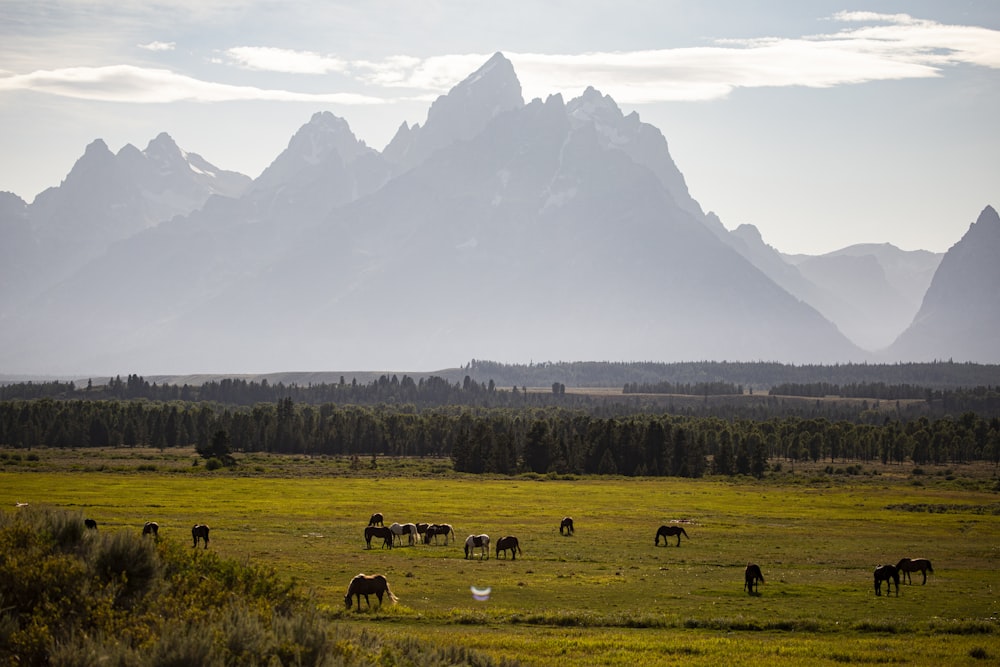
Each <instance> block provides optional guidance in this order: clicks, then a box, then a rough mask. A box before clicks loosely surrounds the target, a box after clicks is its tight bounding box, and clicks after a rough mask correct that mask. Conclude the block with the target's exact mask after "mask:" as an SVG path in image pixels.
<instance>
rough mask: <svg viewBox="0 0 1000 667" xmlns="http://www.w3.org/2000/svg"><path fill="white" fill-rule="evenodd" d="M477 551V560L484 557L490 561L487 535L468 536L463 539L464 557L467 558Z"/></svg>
mask: <svg viewBox="0 0 1000 667" xmlns="http://www.w3.org/2000/svg"><path fill="white" fill-rule="evenodd" d="M476 549H479V550H480V551H479V560H482V559H483V558H484V557H485V558H486V560H489V559H490V536H489V535H469V536H468V537H467V538H465V557H466V558H468V557H469V556H471V555H472V552H473V551H475V550H476Z"/></svg>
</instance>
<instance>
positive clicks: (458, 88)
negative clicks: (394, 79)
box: [383, 52, 524, 170]
mask: <svg viewBox="0 0 1000 667" xmlns="http://www.w3.org/2000/svg"><path fill="white" fill-rule="evenodd" d="M522 107H524V98H523V97H522V96H521V82H520V81H519V80H518V78H517V74H516V73H515V72H514V65H513V64H512V63H511V62H510V61H509V60H507V58H506V57H505V56H504V55H503V54H502V53H500V52H497V53H495V54H493V56H492V57H491V58H490V59H489V60H487V61H486V62H485V63H484V64H483V65H482V66H481V67H480V68H479V69H477V70H476V71H475V72H473V73H472V74H470V75H469V76H467V77H466V78H465V79H463V80H462V81H461V82H459V83H457V84H456V85H455V86H454V87H453V88H452V89H451V90H450V91H448V93H447V94H445V95H441V96H440V97H438V98H437V99H436V100H434V102H433V104H431V106H430V109H428V111H427V120H426V121H425V122H424V124H423V126H422V127H421V126H419V125H414V126H413V127H411V128H409V131H407V132H403V131H402V130H403V128H402V127H400V131H399V132H397V133H396V136H395V137H394V138H393V140H392V141H391V142H389V145H388V146H386V148H385V151H383V155H384V156H385V157H386V159H388V160H390V161H391V162H393V163H395V164H397V165H399V166H400V167H402V168H403V169H404V170H405V169H409V168H412V167H414V166H416V165H418V164H420V163H421V162H423V161H424V160H426V159H427V158H428V157H430V156H431V155H432V154H434V153H435V152H436V151H438V150H440V149H442V148H446V147H448V146H450V145H451V144H453V143H455V142H456V141H467V140H469V139H472V138H473V137H475V136H476V135H477V134H479V133H480V132H482V131H483V129H484V128H485V127H486V126H487V125H488V124H489V123H490V122H491V121H492V120H493V119H494V118H496V117H497V116H499V115H501V114H503V113H505V112H507V111H513V110H516V109H520V108H522Z"/></svg>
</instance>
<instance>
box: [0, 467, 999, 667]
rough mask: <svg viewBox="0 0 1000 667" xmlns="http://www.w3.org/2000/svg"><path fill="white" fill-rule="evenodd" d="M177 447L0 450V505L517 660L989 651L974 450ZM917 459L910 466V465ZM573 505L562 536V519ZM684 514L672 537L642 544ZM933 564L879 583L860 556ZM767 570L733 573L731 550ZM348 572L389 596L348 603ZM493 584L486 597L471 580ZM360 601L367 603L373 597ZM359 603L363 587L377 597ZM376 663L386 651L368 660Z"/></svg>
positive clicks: (991, 518)
mask: <svg viewBox="0 0 1000 667" xmlns="http://www.w3.org/2000/svg"><path fill="white" fill-rule="evenodd" d="M196 462H197V457H196V456H195V455H194V454H193V452H191V451H176V450H175V451H171V450H167V451H165V452H160V451H158V450H133V451H129V450H85V449H80V450H73V451H57V450H34V451H32V452H24V451H23V450H20V451H18V450H6V451H3V450H0V507H3V508H4V511H14V506H15V504H16V503H23V502H27V503H31V504H32V505H46V506H52V507H59V508H65V509H71V510H78V511H80V512H82V513H83V514H85V515H86V516H88V517H91V518H94V519H96V520H97V521H98V523H99V525H100V530H102V531H103V530H107V531H111V530H134V531H139V530H140V529H141V527H142V524H143V522H145V521H147V520H153V521H157V522H158V523H159V524H160V537H161V539H166V540H177V541H179V542H186V543H187V544H190V542H191V534H190V529H191V526H192V525H193V524H194V523H207V524H208V525H210V526H211V528H212V531H211V544H210V547H209V548H210V549H212V550H214V551H216V552H217V553H219V554H220V555H222V556H225V557H228V558H233V559H236V560H239V561H246V562H251V563H258V564H259V563H269V564H271V565H273V566H274V567H275V568H277V570H278V571H279V572H280V573H282V574H283V575H287V576H288V577H289V578H294V579H295V580H296V581H297V582H299V584H300V585H301V586H302V587H303V588H304V589H305V590H308V591H311V592H312V593H313V595H314V597H315V600H316V602H317V604H318V605H319V606H320V608H321V610H323V612H324V613H326V614H327V615H328V616H329V617H330V618H331V619H333V620H334V621H335V622H339V623H348V624H352V625H355V626H360V627H363V628H365V629H366V630H367V631H369V632H376V633H391V634H397V635H412V636H415V637H421V638H424V639H428V638H430V639H433V640H434V641H435V642H440V643H441V644H449V645H460V646H467V647H471V648H475V649H477V650H480V651H482V652H484V653H486V654H488V655H491V656H493V657H495V658H497V659H501V658H513V659H517V660H519V661H521V662H522V663H523V664H527V665H563V666H564V665H633V664H636V663H638V662H644V663H647V664H671V663H675V662H676V663H684V664H686V665H718V664H732V665H757V664H767V665H769V666H773V665H785V664H787V665H803V664H805V665H808V664H816V665H829V664H836V663H856V664H866V663H867V664H872V663H877V664H886V663H888V664H928V665H931V664H933V665H940V664H990V663H992V664H996V661H998V660H1000V641H998V637H1000V620H998V619H1000V597H998V596H1000V572H998V568H997V566H998V563H1000V495H998V491H1000V486H998V483H997V480H996V477H995V471H994V470H993V469H992V468H990V467H972V466H969V467H965V466H952V467H948V468H938V467H934V466H924V468H923V470H919V469H917V470H915V469H914V468H913V467H912V466H909V465H906V466H881V465H869V464H865V465H864V466H862V467H861V470H860V471H858V470H857V469H854V470H853V472H854V473H858V472H860V474H847V473H846V472H844V470H843V468H844V466H843V465H842V464H841V465H837V466H834V468H835V469H834V470H831V471H830V472H824V468H825V466H824V465H822V464H821V465H816V466H811V467H800V466H799V464H796V466H795V467H794V468H792V467H790V466H789V464H787V463H786V464H785V465H784V469H783V470H782V471H780V472H773V473H770V474H769V476H768V477H767V478H766V479H764V480H751V479H742V478H738V479H718V478H707V479H701V480H690V479H678V478H655V479H654V478H624V477H616V478H571V479H558V478H554V477H541V476H533V475H532V476H517V477H503V478H501V477H485V478H480V477H474V476H459V475H456V474H454V473H451V472H450V471H449V467H448V465H447V463H446V462H442V461H433V460H426V461H415V460H400V461H390V460H386V459H379V460H378V461H377V464H378V467H377V469H372V468H371V467H370V463H371V462H370V461H369V460H364V459H363V460H362V461H361V462H360V463H361V465H360V468H358V464H357V462H354V465H353V466H352V464H351V462H350V461H349V460H346V459H333V458H329V459H327V458H307V457H291V456H285V457H279V456H267V455H248V456H245V457H242V458H240V463H239V466H238V467H237V468H236V469H235V470H231V471H230V470H215V471H208V470H206V469H205V467H204V465H202V464H199V465H195V463H196ZM915 473H916V474H915ZM376 511H378V512H382V513H383V514H384V515H385V519H386V523H387V524H388V523H389V522H392V521H398V522H400V523H404V522H421V521H422V522H429V523H451V524H452V525H453V526H454V528H455V532H456V536H457V538H458V539H457V542H455V543H451V544H449V545H447V546H445V545H444V544H443V543H442V544H439V545H434V544H429V545H424V544H420V545H415V546H403V547H397V548H395V549H392V550H387V549H381V548H379V545H378V543H377V542H373V546H374V547H375V548H373V549H371V550H367V549H365V544H364V539H363V531H364V527H365V526H366V525H367V522H368V517H369V516H370V515H371V514H372V513H373V512H376ZM567 515H568V516H572V517H573V519H574V521H575V524H576V532H575V534H574V535H573V536H568V537H567V536H561V535H560V534H559V521H560V519H561V518H562V517H563V516H567ZM672 521H683V522H684V523H682V524H680V525H683V526H684V528H685V530H686V531H687V533H688V536H689V537H688V538H684V537H682V538H681V543H680V546H679V547H678V546H675V545H676V539H675V538H670V540H669V544H668V546H662V541H661V546H658V547H657V546H654V544H653V541H654V535H655V533H656V529H657V527H658V526H660V525H661V524H665V523H669V522H672ZM471 533H486V534H489V535H490V536H491V537H492V538H493V540H494V541H495V540H496V539H498V538H499V537H501V536H503V535H515V536H517V537H518V538H519V540H520V542H521V545H522V549H523V554H522V555H521V556H519V557H518V558H517V560H510V559H504V558H500V559H497V558H496V557H495V554H494V552H493V551H492V549H491V553H490V558H489V560H482V561H481V560H479V559H478V557H476V558H475V559H471V560H466V559H465V558H464V557H463V550H462V543H463V542H464V539H465V537H466V536H467V535H469V534H471ZM902 556H911V557H926V558H929V559H930V560H931V561H932V562H933V564H934V573H933V574H930V575H928V580H927V584H926V585H921V584H920V581H921V575H920V574H919V573H918V574H915V575H914V581H913V584H912V585H905V584H904V585H903V586H902V591H901V593H900V595H899V596H898V597H897V596H896V595H895V591H893V595H891V596H887V595H884V594H883V596H881V597H877V596H875V594H874V591H873V585H872V569H873V567H874V566H875V565H876V564H879V563H889V562H891V563H895V562H896V561H897V560H899V558H901V557H902ZM751 560H752V561H754V562H756V563H758V564H760V566H761V568H762V570H763V573H764V576H765V578H766V583H765V584H763V585H762V586H761V587H760V593H759V594H757V595H748V594H747V593H746V592H745V591H744V590H743V568H744V566H745V565H746V563H747V562H748V561H751ZM358 572H366V573H369V574H372V573H381V574H384V575H386V577H387V578H388V580H389V583H390V586H391V588H392V590H393V592H394V593H395V594H396V595H397V596H398V597H399V603H398V604H395V605H389V604H386V605H385V606H384V607H382V608H381V609H373V610H372V611H369V610H367V609H366V608H365V607H364V605H363V603H362V612H361V613H358V612H356V611H353V610H352V611H347V610H345V608H344V604H343V596H344V593H345V591H346V587H347V583H348V582H349V580H350V578H351V577H352V576H353V575H355V574H357V573H358ZM473 586H475V587H477V588H490V589H491V594H490V596H489V599H488V600H476V599H474V598H473V596H472V594H471V591H470V587H473ZM372 601H373V604H374V602H375V599H374V597H373V598H372ZM376 607H377V605H376ZM386 664H392V663H391V660H387V663H386Z"/></svg>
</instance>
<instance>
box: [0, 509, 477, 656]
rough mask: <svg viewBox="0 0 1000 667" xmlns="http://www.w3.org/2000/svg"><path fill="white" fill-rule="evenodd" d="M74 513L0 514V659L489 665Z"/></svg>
mask: <svg viewBox="0 0 1000 667" xmlns="http://www.w3.org/2000/svg"><path fill="white" fill-rule="evenodd" d="M83 525H84V524H83V516H82V515H80V514H78V513H73V512H64V511H54V510H45V509H36V508H33V507H30V508H20V509H19V510H18V511H16V512H13V513H3V512H0V664H17V665H55V666H60V667H90V666H97V665H105V666H113V667H142V666H145V665H154V666H156V667H172V666H178V667H182V666H184V667H187V666H190V665H201V666H214V665H219V666H220V667H221V666H226V665H261V666H264V665H302V666H313V665H314V666H317V667H319V666H328V665H375V664H383V663H384V659H383V656H384V655H386V654H391V655H392V656H393V664H400V665H450V664H463V665H473V664H475V665H483V666H489V665H493V664H494V662H493V661H492V660H491V659H490V658H488V657H485V656H479V655H473V654H471V653H470V652H468V651H449V650H447V649H442V648H441V647H436V646H430V645H425V644H424V643H422V642H419V641H415V640H412V639H407V638H401V639H398V640H394V641H386V640H384V639H382V638H381V637H378V636H376V635H372V634H369V633H366V632H358V631H354V630H352V629H350V628H345V627H341V626H337V625H334V624H331V623H330V622H329V621H328V620H327V619H325V618H323V617H322V616H321V615H320V614H319V613H318V612H317V610H316V606H315V605H314V604H311V603H310V601H309V600H307V599H306V598H305V597H303V596H302V595H301V594H300V593H299V592H298V591H297V590H296V588H295V587H294V585H293V584H291V583H289V582H286V581H283V580H282V579H281V578H279V577H278V575H277V573H276V572H275V570H274V569H273V568H262V567H255V566H251V565H240V564H237V563H235V562H233V561H229V560H223V559H221V558H219V557H218V556H216V555H215V554H214V553H213V552H211V551H209V552H205V551H204V550H197V549H190V548H187V545H181V544H178V543H176V542H173V541H171V540H168V539H163V540H160V541H159V542H157V541H155V540H153V539H151V538H143V537H142V536H141V535H140V534H139V532H138V531H124V530H123V531H118V532H107V531H102V532H100V533H99V532H97V531H93V530H86V529H84V528H83Z"/></svg>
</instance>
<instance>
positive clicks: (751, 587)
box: [664, 539, 764, 595]
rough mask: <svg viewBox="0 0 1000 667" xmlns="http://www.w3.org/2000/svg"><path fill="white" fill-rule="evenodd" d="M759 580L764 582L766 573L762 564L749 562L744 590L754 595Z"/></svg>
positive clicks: (744, 580) (745, 574) (744, 578)
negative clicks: (762, 568) (761, 567)
mask: <svg viewBox="0 0 1000 667" xmlns="http://www.w3.org/2000/svg"><path fill="white" fill-rule="evenodd" d="M664 542H666V539H664ZM758 581H759V582H760V583H764V575H763V574H762V573H761V571H760V566H759V565H757V564H756V563H747V569H745V570H743V590H745V591H746V592H747V593H750V594H751V595H752V594H753V593H755V592H756V591H757V582H758Z"/></svg>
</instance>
